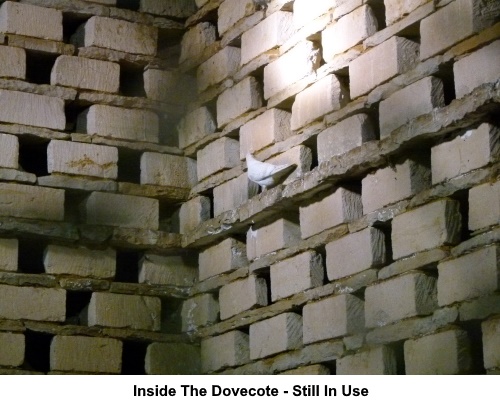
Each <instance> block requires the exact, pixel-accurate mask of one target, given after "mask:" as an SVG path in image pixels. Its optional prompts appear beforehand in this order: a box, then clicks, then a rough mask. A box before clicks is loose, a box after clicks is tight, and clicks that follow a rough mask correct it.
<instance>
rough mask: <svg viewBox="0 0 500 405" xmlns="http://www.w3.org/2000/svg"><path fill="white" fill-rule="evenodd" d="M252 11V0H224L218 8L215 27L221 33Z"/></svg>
mask: <svg viewBox="0 0 500 405" xmlns="http://www.w3.org/2000/svg"><path fill="white" fill-rule="evenodd" d="M253 12H254V5H253V2H252V0H225V1H223V2H222V3H221V5H220V6H219V9H218V18H217V28H218V31H219V35H223V34H224V33H225V32H226V31H228V30H229V29H230V28H231V27H233V26H234V25H235V24H236V23H237V22H238V21H240V20H241V19H242V18H244V17H246V16H247V15H249V14H251V13H253Z"/></svg>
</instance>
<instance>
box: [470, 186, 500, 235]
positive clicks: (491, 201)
mask: <svg viewBox="0 0 500 405" xmlns="http://www.w3.org/2000/svg"><path fill="white" fill-rule="evenodd" d="M499 223H500V181H497V182H495V183H486V184H481V185H480V186H477V187H474V188H471V189H470V190H469V229H470V230H471V231H475V230H478V229H481V228H486V227H488V226H493V225H498V224H499Z"/></svg>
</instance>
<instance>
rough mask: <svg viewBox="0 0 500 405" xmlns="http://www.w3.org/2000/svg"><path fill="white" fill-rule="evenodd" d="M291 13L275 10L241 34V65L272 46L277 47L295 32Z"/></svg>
mask: <svg viewBox="0 0 500 405" xmlns="http://www.w3.org/2000/svg"><path fill="white" fill-rule="evenodd" d="M292 17H293V13H290V12H287V11H276V12H275V13H272V14H271V15H270V16H269V17H267V18H265V19H264V20H262V21H261V22H260V23H258V24H257V25H255V26H254V27H252V28H250V29H249V30H247V31H245V32H244V33H243V35H242V36H241V65H245V64H247V63H248V62H250V61H251V60H252V59H254V58H256V57H257V56H259V55H262V54H263V53H265V52H268V51H270V50H271V49H273V48H277V47H279V46H281V45H283V44H284V43H285V41H286V40H288V39H289V38H290V36H291V35H292V34H293V33H294V32H295V29H294V26H293V23H292Z"/></svg>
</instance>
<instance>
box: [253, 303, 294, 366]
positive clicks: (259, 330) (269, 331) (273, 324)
mask: <svg viewBox="0 0 500 405" xmlns="http://www.w3.org/2000/svg"><path fill="white" fill-rule="evenodd" d="M301 345H302V317H301V316H300V315H297V314H295V313H292V312H285V313H283V314H280V315H277V316H274V317H272V318H269V319H265V320H263V321H260V322H255V323H253V324H251V325H250V359H252V360H255V359H261V358H263V357H267V356H271V355H274V354H278V353H281V352H285V351H287V350H293V349H297V348H299V347H300V346H301Z"/></svg>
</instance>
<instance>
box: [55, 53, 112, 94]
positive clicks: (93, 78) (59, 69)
mask: <svg viewBox="0 0 500 405" xmlns="http://www.w3.org/2000/svg"><path fill="white" fill-rule="evenodd" d="M50 84H52V85H55V86H67V87H75V88H77V89H84V90H95V91H103V92H107V93H117V92H118V90H119V88H120V65H118V64H117V63H112V62H107V61H102V60H97V59H88V58H80V57H77V56H67V55H61V56H59V57H58V58H57V59H56V62H55V64H54V67H53V68H52V72H51V74H50Z"/></svg>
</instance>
